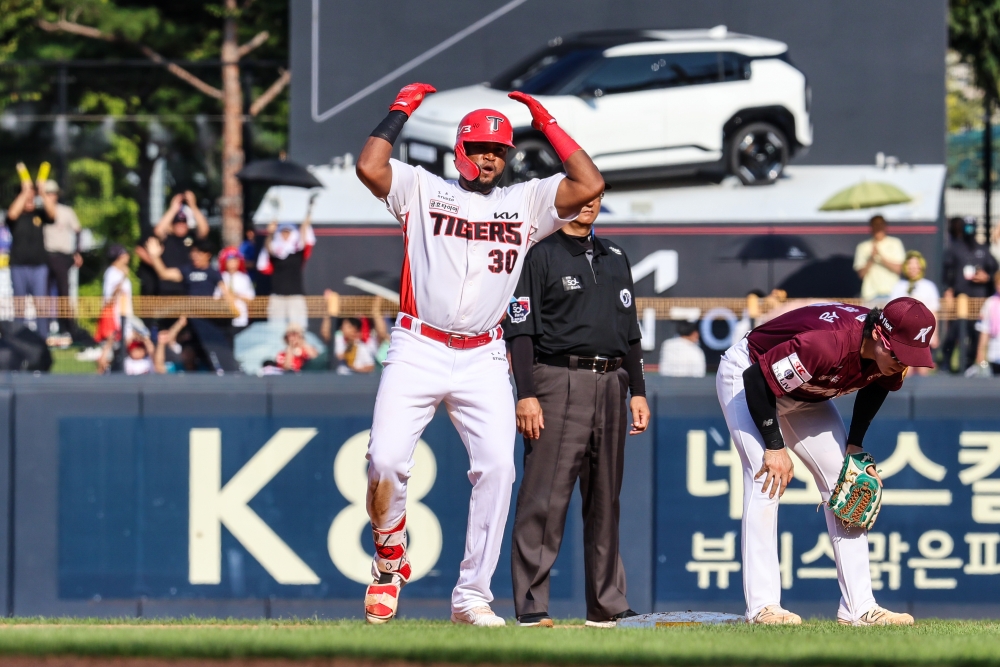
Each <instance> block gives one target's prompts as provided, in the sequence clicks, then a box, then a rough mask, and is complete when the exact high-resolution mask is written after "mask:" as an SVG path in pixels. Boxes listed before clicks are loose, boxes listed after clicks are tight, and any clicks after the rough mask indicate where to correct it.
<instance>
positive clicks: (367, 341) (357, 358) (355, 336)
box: [333, 317, 378, 375]
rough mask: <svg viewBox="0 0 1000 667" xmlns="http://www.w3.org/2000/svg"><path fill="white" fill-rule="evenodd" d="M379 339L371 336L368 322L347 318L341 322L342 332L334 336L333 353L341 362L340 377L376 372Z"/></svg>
mask: <svg viewBox="0 0 1000 667" xmlns="http://www.w3.org/2000/svg"><path fill="white" fill-rule="evenodd" d="M377 349H378V342H377V339H376V338H375V337H373V336H371V329H370V325H369V324H368V321H367V320H363V321H362V320H359V319H357V318H354V317H347V318H344V319H343V320H341V321H340V330H339V331H337V333H336V335H335V336H334V344H333V352H334V354H335V355H336V357H337V360H338V361H339V362H340V363H339V364H338V366H337V373H338V374H339V375H353V374H355V373H371V372H372V371H374V370H375V352H376V351H377Z"/></svg>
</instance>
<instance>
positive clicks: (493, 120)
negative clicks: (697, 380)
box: [486, 116, 504, 132]
mask: <svg viewBox="0 0 1000 667" xmlns="http://www.w3.org/2000/svg"><path fill="white" fill-rule="evenodd" d="M486 120H488V121H490V131H491V132H496V131H497V130H499V129H500V123H502V122H504V119H503V118H500V117H499V116H487V117H486Z"/></svg>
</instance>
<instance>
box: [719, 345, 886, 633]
mask: <svg viewBox="0 0 1000 667" xmlns="http://www.w3.org/2000/svg"><path fill="white" fill-rule="evenodd" d="M749 366H750V358H749V356H748V353H747V340H746V338H744V339H743V340H741V341H740V342H739V343H737V344H736V345H734V346H733V347H731V348H729V350H728V351H727V352H726V354H725V355H724V356H723V357H722V360H721V362H720V363H719V372H718V374H717V375H716V380H715V387H716V391H717V392H718V395H719V403H720V404H721V405H722V411H723V412H724V413H725V415H726V424H727V425H728V426H729V432H730V434H731V435H732V438H733V442H734V443H735V444H736V449H737V450H738V451H739V453H740V459H741V460H742V462H743V534H742V538H741V546H742V551H743V593H744V596H745V597H746V603H747V620H750V619H752V618H753V617H754V616H756V615H757V614H758V613H759V612H760V611H761V610H762V609H764V607H766V606H768V605H772V604H781V577H780V573H779V570H778V496H777V494H775V496H774V498H773V499H771V498H768V496H767V494H765V493H763V492H762V488H763V483H764V476H761V478H760V479H757V480H755V479H754V475H756V474H757V472H758V471H759V470H760V468H761V465H762V463H763V459H764V445H763V443H761V438H760V431H759V430H758V429H757V426H756V425H755V424H754V422H753V419H752V418H751V416H750V410H749V408H747V401H746V395H745V394H744V391H743V371H744V370H746V369H747V368H748V367H749ZM765 372H767V371H766V370H765ZM778 423H779V425H780V427H781V435H782V437H783V438H784V440H785V446H786V447H789V448H790V449H791V450H792V451H793V452H794V453H795V455H796V456H798V457H799V459H800V460H801V461H802V463H804V464H805V466H806V468H808V469H809V472H811V473H812V475H813V477H814V478H815V480H816V485H817V486H818V487H819V490H820V495H821V496H822V498H823V501H824V502H826V501H827V500H829V498H830V495H831V493H832V492H833V487H834V485H836V483H837V478H838V477H839V476H840V470H841V468H842V467H843V464H844V455H845V450H846V447H847V445H846V441H847V433H846V431H845V429H844V420H843V419H841V417H840V413H839V412H838V411H837V406H835V405H834V404H833V403H832V402H830V401H823V402H821V403H805V402H802V401H796V400H794V399H791V398H788V397H781V398H779V399H778ZM823 513H824V514H825V516H826V529H827V531H828V532H829V534H830V542H831V543H832V544H833V552H834V554H835V556H836V559H837V579H838V581H839V582H840V592H841V598H840V609H839V610H838V613H837V615H838V617H839V618H843V619H845V620H851V621H854V620H857V619H858V618H860V617H861V616H862V615H863V614H864V613H865V612H867V611H868V610H869V609H871V608H872V607H874V606H875V597H874V596H873V595H872V580H871V571H870V570H869V567H868V533H867V531H864V530H862V529H860V528H854V529H850V530H849V529H847V528H844V526H843V524H841V522H840V521H838V520H837V519H836V517H834V516H833V514H832V513H831V512H830V511H829V510H828V509H826V508H825V506H824V510H823Z"/></svg>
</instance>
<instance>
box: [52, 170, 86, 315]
mask: <svg viewBox="0 0 1000 667" xmlns="http://www.w3.org/2000/svg"><path fill="white" fill-rule="evenodd" d="M43 189H44V192H45V195H46V196H47V197H49V196H50V197H52V198H53V199H54V200H55V202H56V215H55V222H53V223H52V224H51V225H45V226H44V228H43V234H44V237H45V251H46V252H47V253H48V265H49V283H50V284H54V285H55V288H56V294H58V295H59V296H62V297H68V296H69V273H70V270H71V269H72V268H73V267H76V268H79V267H80V266H82V265H83V257H82V256H81V255H80V230H81V229H82V228H81V227H80V219H79V218H77V217H76V212H75V211H74V210H73V209H72V208H70V207H69V206H67V205H66V204H60V203H59V184H58V183H56V182H55V181H51V180H50V181H45V185H44V186H43ZM75 328H76V327H75V326H74V322H73V320H72V319H71V318H68V317H62V318H59V330H60V331H62V332H63V333H67V334H72V333H73V331H74V329H75Z"/></svg>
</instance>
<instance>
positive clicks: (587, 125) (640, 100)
mask: <svg viewBox="0 0 1000 667" xmlns="http://www.w3.org/2000/svg"><path fill="white" fill-rule="evenodd" d="M512 90H520V91H523V92H526V93H529V94H531V95H533V96H535V97H536V98H538V101H539V102H541V103H542V104H543V105H544V106H545V108H547V109H548V110H549V111H550V112H551V113H552V115H553V116H555V118H556V119H557V120H558V121H559V124H560V125H561V126H562V127H563V128H564V129H565V130H566V131H567V132H569V134H570V136H572V137H573V138H574V139H576V140H577V142H578V143H579V144H580V145H581V146H582V147H583V148H585V149H586V150H587V152H588V153H589V154H590V156H591V157H592V158H593V159H594V163H595V164H596V165H597V167H598V168H599V169H600V170H601V172H602V173H603V174H604V176H605V178H606V180H608V181H609V182H615V181H629V180H640V179H647V178H658V177H664V176H676V175H692V174H698V173H705V174H715V175H718V174H734V175H735V176H737V177H738V178H739V179H740V180H741V181H742V182H743V183H745V184H747V185H760V184H768V183H773V182H774V181H775V180H777V179H778V178H779V177H780V176H781V172H782V170H783V169H784V167H785V165H786V164H787V163H788V160H789V158H791V157H792V156H793V155H796V154H797V153H802V152H804V151H805V149H807V148H808V147H809V145H810V144H811V143H812V125H811V122H810V120H809V106H810V98H811V93H810V90H809V84H808V82H807V81H806V77H805V75H804V74H803V73H802V72H801V71H799V70H798V69H797V68H796V67H795V66H794V65H792V63H791V61H790V60H789V57H788V47H787V45H785V44H783V43H781V42H777V41H774V40H770V39H763V38H760V37H751V36H749V35H740V34H737V33H732V32H729V31H727V30H726V28H725V26H718V27H716V28H712V29H711V30H642V31H639V30H628V31H623V30H618V31H602V32H591V33H582V34H578V35H573V36H570V37H567V38H565V39H563V38H556V39H554V40H552V41H550V42H549V46H548V48H546V49H543V50H542V51H540V52H538V53H535V54H534V55H532V56H531V57H529V58H527V59H525V60H524V61H522V62H520V63H518V64H517V65H516V66H514V67H513V68H511V69H510V70H508V71H506V72H504V73H503V74H501V75H500V76H498V77H497V78H495V79H494V80H493V81H490V82H488V83H483V84H478V85H475V86H466V87H464V88H457V89H454V90H448V91H443V92H439V93H437V94H435V95H430V96H429V97H428V98H427V99H426V100H425V101H424V102H423V104H421V106H420V108H418V109H417V110H416V111H415V112H414V113H413V116H412V117H411V118H410V120H409V122H408V123H406V125H405V126H404V129H403V132H402V138H403V139H404V141H403V142H402V143H401V153H402V158H403V160H404V161H406V162H409V163H410V164H417V165H421V166H423V167H424V168H425V169H428V170H430V171H433V172H435V173H437V174H439V175H443V176H445V177H449V178H457V177H458V172H457V170H456V169H455V166H454V163H453V160H454V154H453V150H454V142H455V129H456V127H457V126H458V121H459V120H460V119H461V118H462V116H464V115H465V114H466V113H467V112H468V111H470V110H471V109H474V108H482V107H487V108H492V109H496V110H497V111H500V112H501V113H504V114H506V115H507V117H508V118H510V120H511V123H512V124H513V126H514V143H515V144H516V145H517V149H516V150H514V151H512V152H511V153H510V154H509V155H508V164H507V174H506V175H505V180H506V182H516V181H521V180H527V179H529V178H535V177H544V176H548V175H551V174H553V173H555V172H557V171H559V170H560V169H561V164H560V163H559V159H558V158H557V157H556V155H555V152H554V151H553V150H552V147H551V146H549V144H548V142H547V141H546V140H545V138H544V137H543V136H542V135H541V134H540V133H538V132H536V131H534V130H533V129H532V128H531V116H530V115H529V114H528V110H527V108H526V107H525V106H524V105H522V104H520V103H518V102H515V101H513V100H511V99H508V97H507V93H508V92H509V91H512Z"/></svg>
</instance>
